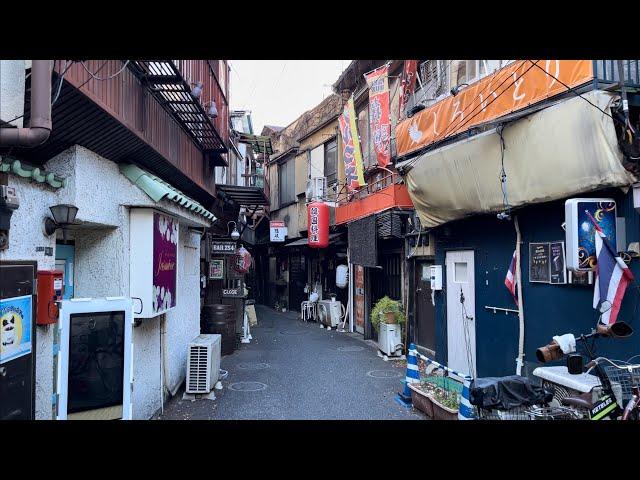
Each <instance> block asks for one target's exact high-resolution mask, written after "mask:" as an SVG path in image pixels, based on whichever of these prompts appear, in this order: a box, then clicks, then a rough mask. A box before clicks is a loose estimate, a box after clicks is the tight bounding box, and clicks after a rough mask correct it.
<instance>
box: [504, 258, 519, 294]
mask: <svg viewBox="0 0 640 480" xmlns="http://www.w3.org/2000/svg"><path fill="white" fill-rule="evenodd" d="M517 264H518V261H517V259H516V251H515V250H514V251H513V257H512V258H511V265H509V271H508V272H507V278H505V279H504V284H505V286H506V287H507V288H508V289H509V291H510V292H511V295H512V296H513V301H514V302H516V306H517V305H518V295H517V293H516V288H517V286H518V282H517V281H516V266H517Z"/></svg>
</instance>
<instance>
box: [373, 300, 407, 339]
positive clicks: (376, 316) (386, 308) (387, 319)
mask: <svg viewBox="0 0 640 480" xmlns="http://www.w3.org/2000/svg"><path fill="white" fill-rule="evenodd" d="M381 321H382V322H384V323H391V324H394V323H398V324H400V325H402V324H403V323H405V321H406V317H405V316H404V313H402V310H401V308H400V303H399V302H397V301H396V300H392V299H390V298H389V297H387V296H384V297H382V298H381V299H380V300H378V301H377V302H376V304H375V305H374V307H373V310H371V324H372V325H373V328H375V330H376V332H379V331H380V322H381Z"/></svg>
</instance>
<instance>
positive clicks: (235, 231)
mask: <svg viewBox="0 0 640 480" xmlns="http://www.w3.org/2000/svg"><path fill="white" fill-rule="evenodd" d="M232 223H233V232H231V238H232V239H233V240H238V239H239V238H240V232H239V231H238V226H237V225H236V222H234V221H231V222H229V223H227V231H229V225H231V224H232Z"/></svg>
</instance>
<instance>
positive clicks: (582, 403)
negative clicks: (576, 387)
mask: <svg viewBox="0 0 640 480" xmlns="http://www.w3.org/2000/svg"><path fill="white" fill-rule="evenodd" d="M592 398H593V397H592V396H591V392H586V393H581V394H580V395H576V396H574V397H564V398H563V399H562V405H564V406H567V407H577V408H586V409H589V410H590V409H591V407H593V399H592Z"/></svg>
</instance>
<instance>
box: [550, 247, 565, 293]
mask: <svg viewBox="0 0 640 480" xmlns="http://www.w3.org/2000/svg"><path fill="white" fill-rule="evenodd" d="M549 259H550V261H549V265H550V268H551V278H550V281H551V283H567V272H566V266H565V258H564V242H551V243H550V244H549Z"/></svg>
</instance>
